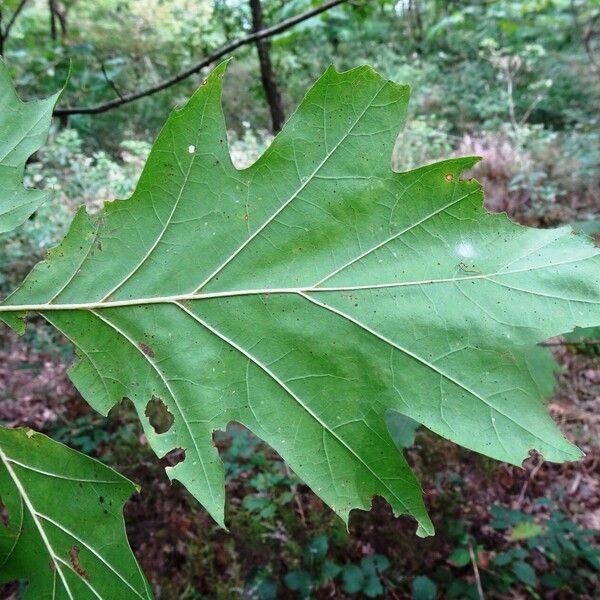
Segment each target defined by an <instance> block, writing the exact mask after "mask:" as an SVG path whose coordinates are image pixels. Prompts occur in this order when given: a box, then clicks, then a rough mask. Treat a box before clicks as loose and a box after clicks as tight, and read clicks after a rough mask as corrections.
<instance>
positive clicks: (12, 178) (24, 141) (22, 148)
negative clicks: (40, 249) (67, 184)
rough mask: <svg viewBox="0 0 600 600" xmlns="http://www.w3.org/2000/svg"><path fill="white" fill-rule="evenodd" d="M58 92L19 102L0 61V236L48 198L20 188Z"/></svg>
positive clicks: (46, 128)
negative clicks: (42, 97) (30, 100)
mask: <svg viewBox="0 0 600 600" xmlns="http://www.w3.org/2000/svg"><path fill="white" fill-rule="evenodd" d="M59 95H60V92H58V93H57V94H54V96H51V97H50V98H47V99H46V100H34V101H32V102H21V100H20V98H19V97H18V96H17V93H16V92H15V88H14V87H13V84H12V80H11V78H10V75H9V74H8V69H7V68H6V65H5V64H4V63H3V62H2V59H1V58H0V184H1V187H0V233H4V232H6V231H10V230H11V229H14V228H15V227H18V226H19V225H21V223H23V221H25V219H27V217H29V216H30V215H31V214H32V213H33V212H34V211H35V210H36V209H37V208H39V206H40V205H41V204H43V203H44V202H45V201H46V200H47V199H48V197H49V193H48V192H42V191H40V190H28V189H25V188H24V187H23V171H24V169H25V163H26V162H27V159H28V158H29V157H30V156H31V155H32V154H33V153H34V152H36V151H37V150H39V148H40V147H41V146H42V144H43V143H44V142H45V141H46V138H47V137H48V129H49V127H50V121H51V119H52V111H53V110H54V105H55V104H56V101H57V100H58V97H59Z"/></svg>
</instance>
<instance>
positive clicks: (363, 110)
mask: <svg viewBox="0 0 600 600" xmlns="http://www.w3.org/2000/svg"><path fill="white" fill-rule="evenodd" d="M224 69H225V66H224V65H222V66H221V67H219V68H217V69H216V70H215V71H214V72H213V73H212V75H211V76H210V77H209V78H208V80H207V81H206V82H205V84H204V85H203V86H202V87H201V88H200V89H199V90H198V91H197V92H196V94H195V95H194V96H193V97H192V98H191V99H190V101H189V102H188V104H187V105H186V106H185V107H183V108H182V109H180V110H177V111H175V112H174V113H173V114H172V115H171V116H170V118H169V120H168V121H167V123H166V125H165V127H164V129H163V130H162V132H161V134H160V136H159V138H158V139H157V141H156V143H155V145H154V147H153V150H152V153H151V155H150V157H149V159H148V162H147V165H146V167H145V169H144V172H143V174H142V176H141V178H140V181H139V184H138V186H137V189H136V191H135V193H134V194H133V196H132V197H131V198H130V199H128V200H124V201H116V202H113V203H109V204H107V205H106V207H105V208H104V210H103V212H102V213H100V214H99V215H97V216H94V217H90V216H88V215H87V214H86V213H85V211H84V210H81V211H80V212H79V213H78V215H77V217H76V218H75V220H74V222H73V224H72V227H71V230H70V232H69V234H68V235H67V236H66V238H65V239H64V241H63V242H62V244H61V245H60V246H59V247H58V248H56V249H55V250H53V251H52V252H51V254H50V256H49V258H48V260H47V261H45V262H43V263H40V264H39V265H38V266H37V267H36V268H35V269H34V271H33V272H32V273H31V274H30V276H29V277H28V278H27V280H26V281H25V283H24V284H23V286H22V287H21V288H20V289H19V290H17V291H16V292H15V293H14V294H13V295H12V296H11V297H10V298H9V299H8V300H7V301H6V302H5V303H4V305H2V306H0V311H2V315H3V318H4V320H5V321H6V322H7V323H9V324H11V325H13V326H18V312H25V311H28V310H29V311H37V312H39V313H40V314H42V315H43V316H44V317H45V318H46V319H47V320H48V321H49V322H50V323H52V324H54V325H55V326H56V327H57V328H58V329H60V330H61V331H62V332H63V333H64V334H65V335H66V336H67V337H68V338H69V339H71V340H72V341H73V343H74V344H75V345H76V347H77V348H78V353H79V356H80V360H79V362H78V363H77V364H76V365H75V366H74V367H73V369H72V371H71V377H72V379H73V381H74V382H75V384H76V385H77V387H78V388H79V390H80V391H81V392H82V394H83V395H84V397H85V398H86V399H87V400H88V401H89V402H90V403H91V404H92V405H93V406H94V407H95V408H96V409H97V410H99V411H100V412H102V413H106V412H107V411H108V410H110V408H111V407H112V406H114V405H115V404H116V403H117V402H119V401H120V399H121V398H123V397H128V398H130V399H132V401H133V402H134V404H135V406H136V408H137V411H138V413H139V416H140V419H141V421H142V423H143V425H144V428H145V432H146V435H147V436H148V439H149V441H150V444H151V445H152V447H153V448H154V449H155V451H156V452H157V454H158V455H159V456H163V455H165V454H166V453H167V452H168V451H170V450H172V449H173V448H183V449H184V450H185V459H184V460H182V461H181V462H179V463H178V464H177V465H175V466H174V467H173V468H169V469H168V471H169V476H170V477H171V478H174V479H178V480H179V481H181V482H182V483H183V484H184V485H186V487H187V488H188V489H189V490H190V491H191V492H192V493H193V494H194V496H195V497H196V498H197V499H198V500H199V501H200V502H201V503H202V504H204V506H205V507H206V508H207V509H208V510H209V511H210V513H211V514H212V516H213V517H214V518H215V519H216V521H217V522H219V523H221V524H222V523H223V521H224V514H223V510H224V508H223V507H224V476H223V465H222V463H221V461H220V459H219V456H218V454H217V451H216V449H215V447H214V445H213V441H212V434H213V432H214V431H215V430H216V429H223V428H224V427H225V426H226V425H227V423H229V422H230V421H239V422H241V423H243V424H244V425H246V426H247V427H249V428H250V429H251V430H252V431H253V432H254V433H255V434H256V435H258V436H259V437H261V438H262V439H264V440H265V441H266V442H268V443H269V444H270V445H271V446H272V447H273V448H274V449H275V450H277V451H278V452H279V453H280V454H281V455H282V456H283V458H284V459H285V460H286V461H287V462H288V463H289V464H290V466H291V467H292V468H293V469H294V470H295V471H296V472H297V473H298V475H299V476H300V477H302V478H303V479H304V480H305V481H306V482H307V484H308V485H310V486H311V488H312V489H313V490H314V491H315V492H316V493H317V494H318V495H319V496H320V497H321V498H322V499H323V500H324V501H325V502H326V503H327V504H329V505H330V506H331V507H332V508H333V509H334V510H335V511H336V512H338V514H339V515H340V516H341V517H342V518H343V519H345V520H347V519H348V516H349V513H350V511H351V510H352V509H354V508H359V509H365V510H366V509H368V508H369V507H370V504H371V499H372V497H373V496H374V495H379V496H382V497H384V498H386V499H387V501H388V502H389V503H390V504H391V506H392V508H393V510H394V512H395V513H396V514H411V515H413V516H414V517H415V518H416V519H417V521H418V523H419V529H418V533H419V534H420V535H425V534H429V533H432V529H433V528H432V525H431V522H430V520H429V518H428V516H427V513H426V511H425V507H424V505H423V501H422V497H421V490H420V487H419V485H418V482H417V481H416V479H415V477H414V475H413V474H412V472H411V470H410V468H409V466H408V464H407V462H406V460H405V458H404V456H403V455H402V453H401V452H400V451H399V450H398V449H397V448H396V447H395V445H394V442H393V441H392V439H391V437H390V435H389V433H388V429H387V427H386V422H385V419H386V414H389V413H390V412H394V411H395V412H399V413H401V414H403V415H405V416H406V417H410V418H411V419H414V420H415V421H417V422H418V423H421V424H423V425H425V426H426V427H428V428H429V429H431V430H433V431H435V432H437V433H438V434H440V435H442V436H444V437H446V438H448V439H450V440H453V441H454V442H456V443H458V444H461V445H463V446H465V447H467V448H471V449H473V450H476V451H478V452H481V453H484V454H486V455H488V456H492V457H494V458H497V459H499V460H504V461H508V462H511V463H515V464H519V463H521V461H522V460H523V459H524V458H525V457H527V455H528V452H529V450H530V449H531V448H535V449H537V450H538V451H540V452H541V453H542V454H543V455H544V456H545V458H547V459H549V460H553V461H563V460H572V459H576V458H578V457H579V456H580V455H581V453H580V452H579V450H578V449H577V448H575V447H574V446H572V445H571V444H570V443H569V442H567V441H566V440H565V439H564V438H563V437H562V435H561V434H560V432H559V431H558V429H557V428H556V426H555V424H554V423H553V421H552V420H551V418H550V416H549V415H548V413H547V412H546V410H545V407H544V405H543V400H544V399H545V397H546V396H547V394H548V393H549V391H550V390H551V387H552V386H551V385H549V383H548V382H549V381H551V377H552V370H553V363H552V361H551V360H550V354H549V352H548V351H547V349H543V348H540V347H536V346H535V344H536V342H538V341H541V340H543V339H545V338H548V337H549V336H552V335H556V334H559V333H561V332H564V331H568V330H570V329H572V328H573V327H574V326H575V325H580V326H585V325H590V324H595V323H597V322H598V317H599V313H598V302H599V298H600V295H599V292H600V281H599V269H598V266H599V258H598V249H596V248H594V247H593V245H592V244H591V243H590V241H589V240H588V239H587V238H584V237H580V236H575V235H572V232H571V230H570V229H569V228H561V229H557V230H535V229H529V228H525V227H521V226H518V225H515V224H514V223H512V222H510V221H509V220H508V219H507V217H506V216H505V215H490V214H489V213H487V211H485V210H484V208H483V206H482V202H483V195H482V192H481V189H480V186H479V184H478V183H477V182H475V181H473V180H463V179H461V174H462V173H463V172H464V171H466V170H468V169H470V168H471V167H472V166H473V164H474V163H475V162H476V160H477V159H474V158H461V159H453V160H448V161H444V162H440V163H437V164H433V165H429V166H425V167H422V168H420V169H416V170H414V171H411V172H407V173H395V172H393V171H392V170H391V168H390V156H391V153H392V149H393V145H394V143H395V140H396V136H397V133H398V130H399V128H400V127H401V125H402V123H403V121H404V118H405V114H406V108H407V103H408V88H407V86H402V85H397V84H395V83H393V82H390V81H386V80H384V79H383V78H382V77H380V76H379V75H378V74H377V73H375V72H374V71H373V70H372V69H371V68H369V67H361V68H358V69H354V70H352V71H348V72H345V73H338V72H337V71H336V70H335V69H333V68H330V69H329V70H328V71H327V72H326V73H325V74H324V75H323V76H322V77H321V79H320V80H319V81H318V82H317V83H316V84H315V86H314V87H313V88H312V89H311V90H310V91H309V92H308V94H307V96H306V97H305V99H304V100H303V102H302V103H301V105H300V107H299V108H298V110H297V112H296V113H295V114H294V115H292V117H291V118H290V120H289V121H288V123H287V124H286V126H285V128H284V129H283V131H282V132H281V133H280V134H279V135H278V136H277V137H276V138H275V140H274V141H273V143H272V145H271V146H270V147H269V148H268V149H267V150H266V151H265V153H264V154H263V156H262V157H261V158H260V159H259V160H258V161H257V162H256V163H255V164H254V165H252V166H251V167H249V168H248V169H245V170H236V169H235V168H234V166H233V165H232V162H231V159H230V156H229V151H228V147H227V135H226V126H225V122H224V117H223V112H222V109H221V104H220V96H221V88H222V78H223V74H224ZM11 311H12V312H11ZM150 401H153V402H159V403H163V404H164V406H165V407H166V409H167V410H168V412H169V413H170V416H171V420H172V425H171V427H170V429H168V430H167V431H164V430H163V429H161V430H160V431H161V433H157V432H156V431H155V430H154V429H153V428H152V426H151V425H150V423H149V420H148V417H147V416H146V414H145V412H146V406H147V404H148V403H149V402H150Z"/></svg>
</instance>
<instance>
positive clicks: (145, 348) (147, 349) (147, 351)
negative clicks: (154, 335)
mask: <svg viewBox="0 0 600 600" xmlns="http://www.w3.org/2000/svg"><path fill="white" fill-rule="evenodd" d="M138 348H139V349H140V350H141V351H142V352H143V353H144V354H145V355H146V356H148V357H150V358H154V350H152V348H150V346H148V345H147V344H138Z"/></svg>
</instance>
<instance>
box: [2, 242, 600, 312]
mask: <svg viewBox="0 0 600 600" xmlns="http://www.w3.org/2000/svg"><path fill="white" fill-rule="evenodd" d="M596 258H598V254H597V253H596V254H591V255H589V256H585V257H578V258H574V259H570V260H564V261H559V262H555V263H546V264H544V265H537V266H533V267H525V268H523V269H512V270H510V271H496V272H493V273H477V274H474V275H465V276H461V277H443V278H438V279H423V280H413V281H395V282H389V283H378V284H364V285H343V286H331V287H315V286H308V287H289V288H286V287H283V288H256V289H247V290H226V291H222V292H207V293H195V292H194V293H191V294H174V295H171V296H150V297H147V298H130V299H129V300H114V301H109V302H102V301H98V302H81V303H76V302H74V303H68V304H53V303H49V302H45V303H39V304H0V313H3V312H30V311H31V312H53V311H68V310H101V309H107V308H119V307H125V306H143V305H147V304H175V303H177V302H187V301H199V300H211V299H215V298H229V297H236V296H264V295H269V294H318V293H329V292H355V291H361V290H378V289H390V288H400V287H410V286H422V285H436V284H448V283H459V282H461V281H473V280H480V279H482V280H487V281H491V282H493V283H497V284H498V285H504V284H502V283H500V282H499V281H496V280H495V279H492V278H493V277H501V276H504V275H514V274H517V273H529V272H531V271H538V270H541V269H551V268H553V267H558V266H562V265H567V264H572V263H578V262H583V261H585V260H590V259H596ZM513 289H515V290H516V291H520V292H522V293H527V294H536V292H535V291H533V290H525V289H520V288H514V287H513ZM537 294H539V292H537ZM545 295H546V294H545ZM546 296H547V297H551V298H556V299H559V300H566V301H570V302H582V303H586V304H600V302H597V301H595V300H585V299H582V298H566V297H564V296H552V295H551V294H547V295H546ZM9 299H10V298H7V300H9Z"/></svg>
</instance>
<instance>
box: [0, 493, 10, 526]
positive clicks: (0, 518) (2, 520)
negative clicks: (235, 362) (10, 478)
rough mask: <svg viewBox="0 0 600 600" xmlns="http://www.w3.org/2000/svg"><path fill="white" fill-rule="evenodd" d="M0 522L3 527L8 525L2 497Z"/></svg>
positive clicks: (8, 518)
mask: <svg viewBox="0 0 600 600" xmlns="http://www.w3.org/2000/svg"><path fill="white" fill-rule="evenodd" d="M0 523H2V525H4V527H8V526H9V524H10V517H9V514H8V508H6V506H5V505H4V502H2V498H0Z"/></svg>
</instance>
